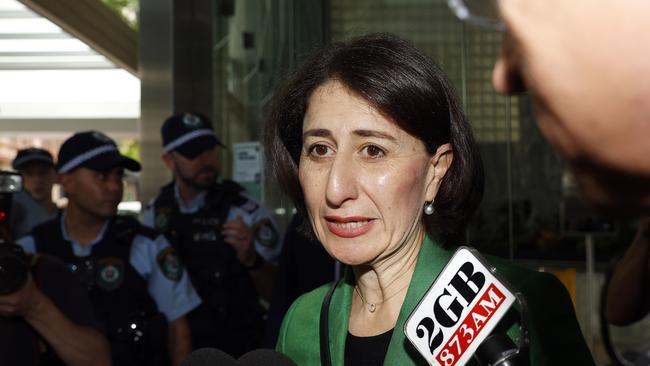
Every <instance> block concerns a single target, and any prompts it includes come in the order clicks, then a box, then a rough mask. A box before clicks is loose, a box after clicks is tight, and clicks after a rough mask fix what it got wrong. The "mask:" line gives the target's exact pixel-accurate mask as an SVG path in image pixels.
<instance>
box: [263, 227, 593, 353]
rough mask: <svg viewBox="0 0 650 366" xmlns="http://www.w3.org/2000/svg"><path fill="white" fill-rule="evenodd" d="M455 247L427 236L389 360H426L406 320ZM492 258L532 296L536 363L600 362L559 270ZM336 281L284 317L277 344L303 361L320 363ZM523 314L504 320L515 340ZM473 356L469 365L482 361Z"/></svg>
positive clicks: (338, 309)
mask: <svg viewBox="0 0 650 366" xmlns="http://www.w3.org/2000/svg"><path fill="white" fill-rule="evenodd" d="M452 254H453V251H448V250H445V249H442V248H441V247H440V246H439V245H438V244H436V243H434V242H433V241H432V240H431V239H429V238H428V237H427V238H425V240H424V242H423V244H422V248H421V250H420V254H419V257H418V260H417V264H416V267H415V272H414V273H413V277H412V279H411V284H410V285H409V288H408V292H407V294H406V298H405V299H404V303H403V304H402V309H401V310H400V313H399V317H398V319H397V324H395V330H394V331H393V335H392V338H391V341H390V344H389V346H388V352H387V354H386V358H385V359H384V365H391V366H392V365H399V366H402V365H426V364H427V363H426V362H425V361H424V359H423V358H422V356H421V355H420V354H419V353H418V351H417V350H416V349H415V348H414V347H413V346H412V345H411V343H410V342H409V341H408V340H407V339H406V337H405V336H404V331H403V329H404V323H405V321H406V319H407V317H408V316H409V315H410V314H411V312H412V311H413V309H414V308H415V306H416V305H417V303H418V302H419V300H420V299H421V298H422V297H423V296H424V294H425V292H426V291H427V290H428V288H429V287H430V286H431V284H432V283H433V281H434V280H435V279H436V277H437V276H438V274H439V273H440V271H441V270H442V269H443V267H444V265H445V264H446V263H447V261H449V259H450V258H451V255H452ZM487 260H488V262H489V263H490V264H491V265H493V266H495V267H496V268H497V271H498V273H500V274H501V275H502V276H503V277H505V278H506V279H507V280H508V281H509V282H510V284H511V285H512V286H513V287H514V288H515V289H517V290H518V291H520V292H521V293H522V294H523V295H524V297H525V298H526V300H527V302H528V307H529V311H528V319H527V320H528V328H529V334H530V341H531V344H530V358H531V366H539V365H553V366H560V365H576V366H578V365H579V366H586V365H594V361H593V358H592V357H591V353H590V352H589V349H588V348H587V345H586V344H585V342H584V338H583V336H582V333H581V332H580V328H579V326H578V322H577V321H576V317H575V313H574V311H573V304H572V303H571V300H570V298H569V296H568V293H567V292H566V290H565V288H564V286H563V285H562V284H561V283H560V281H559V280H557V278H555V276H553V275H551V274H547V273H540V272H535V271H532V270H528V269H524V268H522V267H519V266H516V265H514V264H512V263H511V262H508V261H505V260H503V259H499V258H496V257H488V258H487ZM351 272H352V271H347V273H346V275H345V280H344V281H342V282H341V284H339V286H338V287H337V289H336V290H335V291H334V294H333V296H332V302H331V304H330V310H329V338H330V339H329V346H330V352H331V356H332V365H335V366H342V365H343V363H344V361H343V360H344V358H343V357H344V352H345V340H346V337H347V334H348V320H349V317H350V306H351V303H352V292H353V288H354V276H353V275H352V273H351ZM329 286H330V285H325V286H322V287H320V288H317V289H316V290H313V291H311V292H309V293H307V294H305V295H303V296H301V297H299V298H298V299H297V300H296V301H295V302H294V303H293V305H292V306H291V308H290V309H289V311H288V312H287V314H286V315H285V317H284V320H283V322H282V328H281V329H280V335H279V338H278V343H277V346H276V349H277V351H278V352H282V353H284V354H285V355H287V356H289V357H290V358H291V359H293V361H294V362H296V363H297V364H298V365H300V366H310V365H319V364H320V344H319V338H320V337H319V319H320V309H321V305H322V302H323V298H324V297H325V294H326V293H327V290H328V289H329ZM518 317H519V315H518V313H516V312H515V311H513V310H512V309H511V311H510V312H509V313H508V314H506V316H505V317H504V319H502V320H501V322H500V323H499V326H498V327H500V328H502V329H501V330H502V331H506V330H507V333H508V335H509V336H510V337H511V338H512V339H513V340H515V339H516V337H517V335H518V334H517V333H518V328H517V327H516V324H514V323H513V322H514V320H516V319H518ZM477 364H478V363H477V362H476V361H475V360H473V359H472V360H471V361H470V362H469V363H468V365H477Z"/></svg>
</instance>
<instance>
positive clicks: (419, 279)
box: [346, 235, 452, 365]
mask: <svg viewBox="0 0 650 366" xmlns="http://www.w3.org/2000/svg"><path fill="white" fill-rule="evenodd" d="M451 254H452V253H450V252H448V251H447V250H445V249H442V248H441V247H440V245H438V244H437V243H436V242H434V241H433V240H432V239H431V238H429V236H428V235H427V236H426V237H425V239H424V242H423V243H422V248H420V254H419V255H418V261H417V263H416V265H415V272H414V273H413V277H412V278H411V284H410V285H409V288H408V291H407V292H406V297H405V299H404V303H403V304H402V308H401V310H400V313H399V317H398V318H397V323H396V324H395V329H394V330H393V336H392V337H391V340H390V344H389V346H388V353H387V354H386V358H385V359H384V365H418V364H426V362H424V359H423V358H422V356H421V355H420V354H419V353H418V351H417V350H416V349H415V347H413V346H412V345H411V343H410V342H409V340H408V339H406V336H405V335H404V324H405V323H406V320H407V319H408V317H409V316H410V315H411V313H412V312H413V310H414V309H415V307H416V306H417V305H418V303H419V302H420V300H421V299H422V297H424V294H425V293H426V292H427V290H428V289H429V287H431V285H432V284H433V281H435V279H436V278H437V277H438V274H440V272H441V271H442V269H443V268H444V267H445V265H446V264H447V262H448V261H449V259H450V258H451ZM346 324H347V323H346ZM405 355H408V359H407V358H406V357H405Z"/></svg>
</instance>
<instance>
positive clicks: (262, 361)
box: [238, 349, 297, 366]
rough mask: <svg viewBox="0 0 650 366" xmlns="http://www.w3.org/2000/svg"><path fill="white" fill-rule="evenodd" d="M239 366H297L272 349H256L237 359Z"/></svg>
mask: <svg viewBox="0 0 650 366" xmlns="http://www.w3.org/2000/svg"><path fill="white" fill-rule="evenodd" d="M238 365H240V366H261V365H264V366H267V365H268V366H297V365H296V363H295V362H293V361H292V360H291V359H290V358H289V357H287V356H285V355H283V354H282V353H279V352H276V351H274V350H272V349H256V350H253V351H250V352H248V353H246V354H244V355H243V356H241V357H240V358H239V363H238Z"/></svg>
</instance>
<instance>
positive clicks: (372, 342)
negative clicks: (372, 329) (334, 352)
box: [345, 329, 393, 366]
mask: <svg viewBox="0 0 650 366" xmlns="http://www.w3.org/2000/svg"><path fill="white" fill-rule="evenodd" d="M392 335H393V329H391V330H389V331H388V332H386V333H383V334H379V335H376V336H372V337H357V336H355V335H352V334H351V333H350V332H348V337H347V339H346V340H345V366H376V365H379V366H380V365H383V364H384V358H386V353H387V352H388V344H389V343H390V338H391V336H392Z"/></svg>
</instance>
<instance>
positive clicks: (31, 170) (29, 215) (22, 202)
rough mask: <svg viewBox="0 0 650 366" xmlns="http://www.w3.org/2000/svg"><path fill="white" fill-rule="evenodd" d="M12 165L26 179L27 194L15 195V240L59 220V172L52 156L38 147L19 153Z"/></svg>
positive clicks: (13, 214)
mask: <svg viewBox="0 0 650 366" xmlns="http://www.w3.org/2000/svg"><path fill="white" fill-rule="evenodd" d="M11 165H12V167H13V168H14V169H15V170H16V171H18V172H19V173H20V174H21V175H22V176H23V186H24V191H21V192H17V193H15V194H14V198H13V201H14V204H13V206H12V212H11V215H12V216H13V218H14V224H13V225H12V230H13V233H14V237H15V238H19V237H21V236H23V235H26V234H27V233H29V231H30V230H31V229H32V228H33V227H34V226H36V225H38V224H40V223H42V222H45V221H47V220H50V219H52V218H54V217H55V216H56V214H57V212H58V208H57V207H56V204H55V203H54V202H53V201H52V186H53V185H54V183H55V182H56V170H55V169H54V160H53V159H52V154H50V153H49V151H47V150H44V149H39V148H35V147H32V148H28V149H23V150H19V151H18V153H17V154H16V158H15V159H14V161H13V162H12V164H11Z"/></svg>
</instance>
